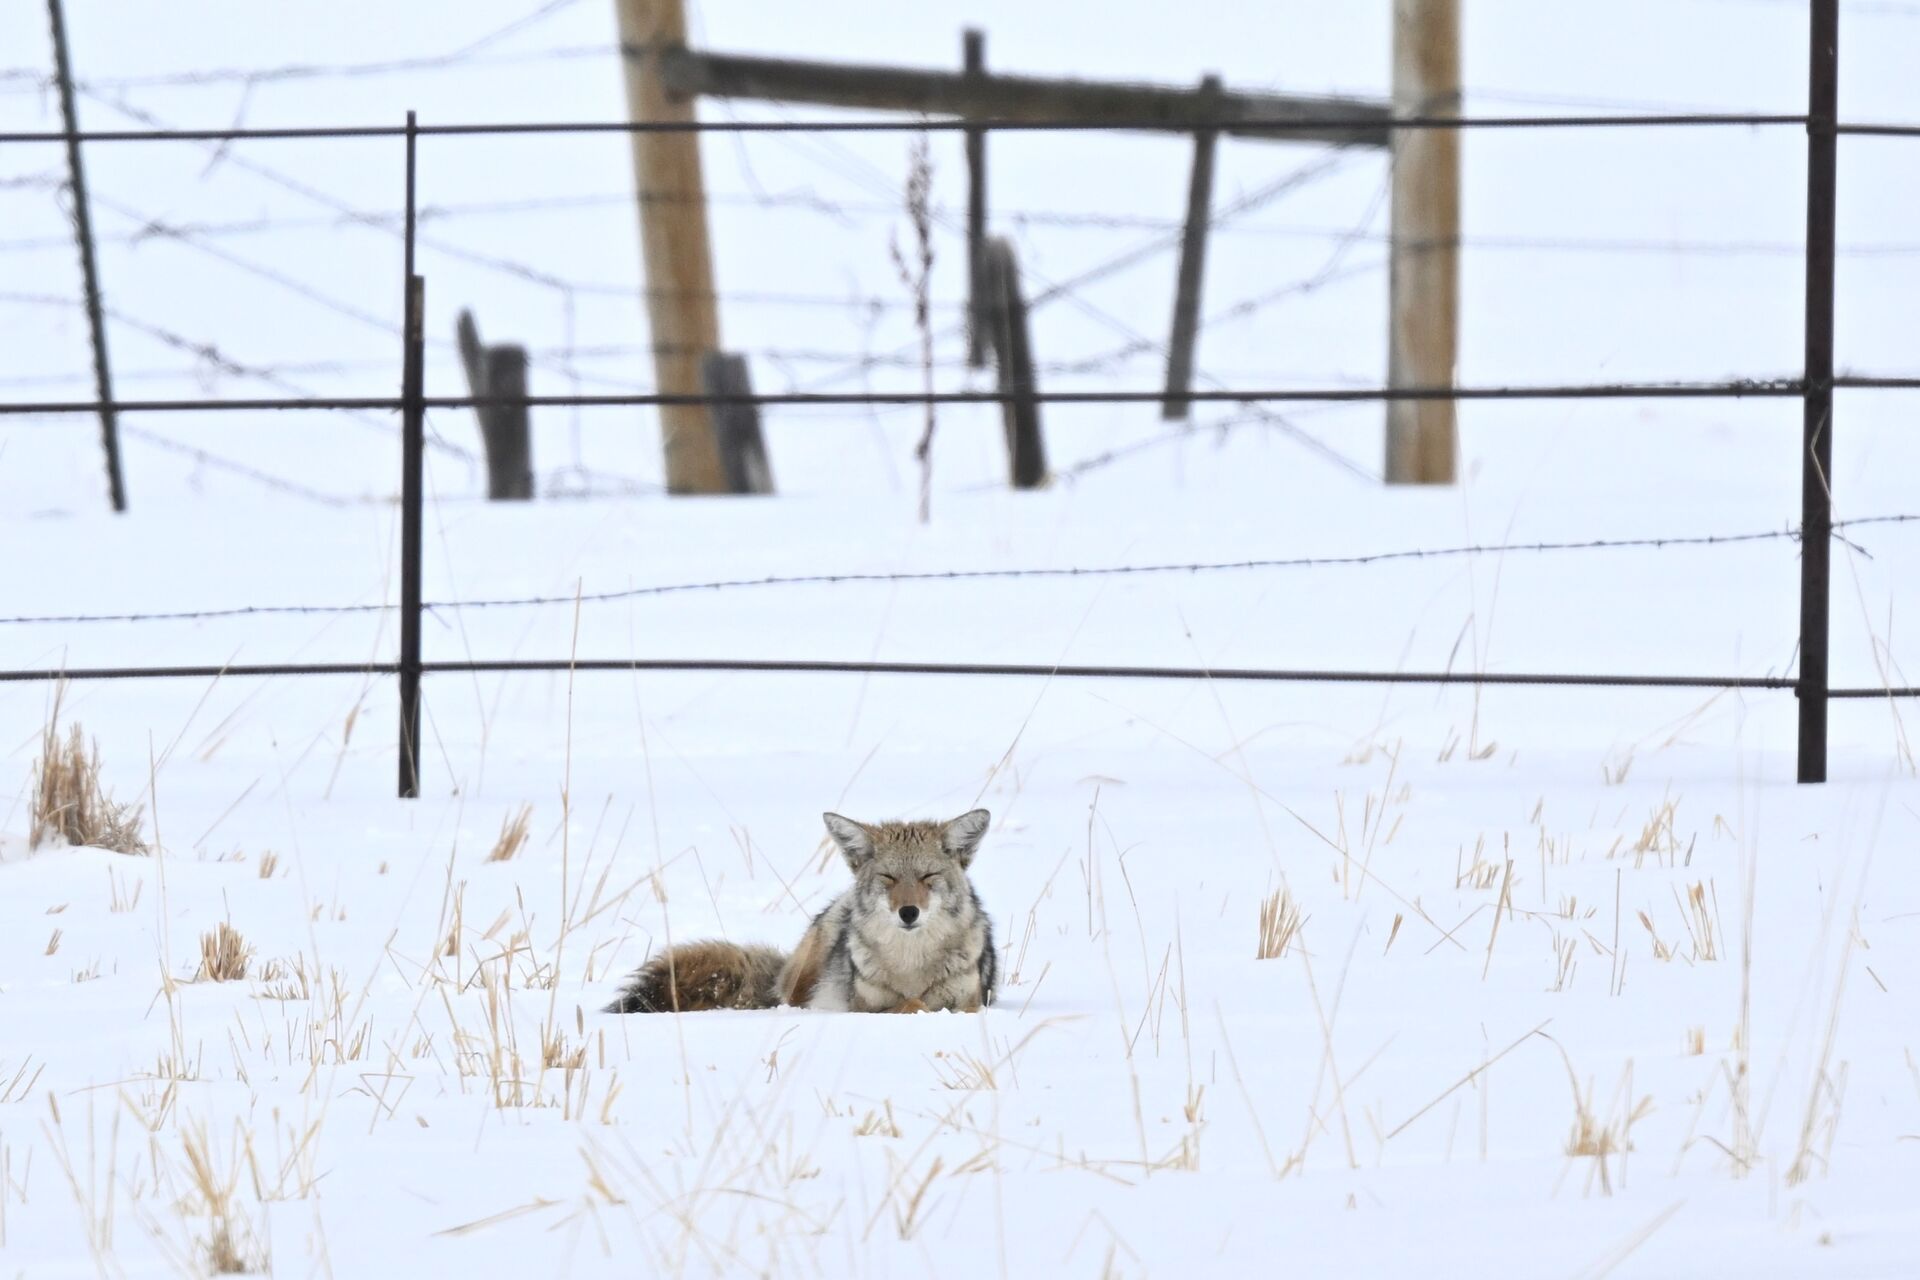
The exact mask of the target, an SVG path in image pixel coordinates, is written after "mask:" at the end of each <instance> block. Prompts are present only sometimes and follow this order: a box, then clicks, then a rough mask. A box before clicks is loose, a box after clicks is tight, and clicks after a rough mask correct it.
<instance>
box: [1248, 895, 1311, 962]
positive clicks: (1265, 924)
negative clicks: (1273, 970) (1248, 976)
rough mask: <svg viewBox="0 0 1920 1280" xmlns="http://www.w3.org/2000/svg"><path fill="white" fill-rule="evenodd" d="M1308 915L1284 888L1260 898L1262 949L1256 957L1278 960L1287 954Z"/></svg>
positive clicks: (1256, 953)
mask: <svg viewBox="0 0 1920 1280" xmlns="http://www.w3.org/2000/svg"><path fill="white" fill-rule="evenodd" d="M1305 923H1306V917H1305V916H1303V915H1301V914H1300V904H1298V903H1297V902H1295V901H1294V900H1293V895H1292V894H1290V893H1288V892H1287V891H1286V890H1285V889H1284V888H1281V889H1276V890H1274V891H1273V892H1272V893H1270V894H1268V895H1267V896H1266V897H1264V898H1262V899H1261V900H1260V949H1259V950H1258V951H1257V952H1255V959H1259V960H1277V959H1279V958H1280V957H1281V956H1284V955H1285V954H1287V949H1288V948H1289V947H1291V946H1292V945H1293V942H1294V938H1295V936H1296V935H1297V934H1298V933H1299V932H1300V926H1301V925H1303V924H1305Z"/></svg>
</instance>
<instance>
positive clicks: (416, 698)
mask: <svg viewBox="0 0 1920 1280" xmlns="http://www.w3.org/2000/svg"><path fill="white" fill-rule="evenodd" d="M418 143H419V135H418V134H417V132H416V131H415V124H414V113H413V112H411V111H409V112H407V207H406V232H405V234H406V275H407V290H406V321H405V342H406V351H405V354H404V357H403V359H402V363H401V375H400V396H401V399H402V401H403V402H404V404H403V406H402V408H401V411H400V414H401V432H400V438H401V446H400V447H401V461H400V672H399V674H400V798H401V799H403V800H407V799H412V798H413V797H415V796H418V795H419V794H420V531H421V506H422V493H421V491H422V488H423V487H424V486H423V480H424V475H423V471H424V463H425V455H426V406H425V404H424V403H423V401H424V399H425V395H426V387H425V370H424V367H423V366H424V364H425V357H426V332H427V326H426V297H427V287H426V282H425V281H424V280H422V279H421V278H420V277H419V276H418V275H416V274H414V270H413V232H414V220H415V219H414V153H415V151H416V150H417V149H418Z"/></svg>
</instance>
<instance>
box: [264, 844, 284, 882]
mask: <svg viewBox="0 0 1920 1280" xmlns="http://www.w3.org/2000/svg"><path fill="white" fill-rule="evenodd" d="M279 869H280V855H279V854H277V853H275V852H274V851H273V850H271V849H269V850H267V851H266V852H265V853H263V854H261V855H260V878H261V879H262V880H271V879H273V873H274V872H276V871H278V870H279Z"/></svg>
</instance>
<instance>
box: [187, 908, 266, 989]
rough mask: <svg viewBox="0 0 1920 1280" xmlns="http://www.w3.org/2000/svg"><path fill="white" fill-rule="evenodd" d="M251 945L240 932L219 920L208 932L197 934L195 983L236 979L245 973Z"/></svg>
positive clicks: (251, 956)
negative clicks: (197, 949)
mask: <svg viewBox="0 0 1920 1280" xmlns="http://www.w3.org/2000/svg"><path fill="white" fill-rule="evenodd" d="M252 959H253V948H252V947H250V946H248V945H247V940H246V939H245V938H243V937H241V936H240V931H239V930H238V929H235V928H234V927H233V926H232V925H230V924H228V923H227V922H226V921H224V920H222V921H221V922H220V923H219V924H218V925H217V926H215V927H214V929H213V930H212V931H211V932H208V933H203V934H201V935H200V971H199V972H198V973H196V974H195V975H194V980H195V981H197V982H238V981H240V980H241V979H242V978H244V977H246V976H247V963H248V962H249V961H250V960H252Z"/></svg>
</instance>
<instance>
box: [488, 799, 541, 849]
mask: <svg viewBox="0 0 1920 1280" xmlns="http://www.w3.org/2000/svg"><path fill="white" fill-rule="evenodd" d="M532 819H533V806H532V805H530V804H523V805H521V806H520V812H518V813H515V814H509V815H508V816H507V817H504V818H502V819H500V838H499V839H498V840H495V841H494V842H493V850H492V852H490V853H488V854H487V861H488V862H507V861H510V860H511V859H512V858H513V856H514V855H515V854H517V853H519V852H520V851H521V850H522V849H524V848H526V846H527V826H528V824H529V823H530V822H531V821H532Z"/></svg>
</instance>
